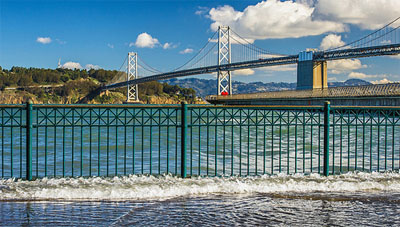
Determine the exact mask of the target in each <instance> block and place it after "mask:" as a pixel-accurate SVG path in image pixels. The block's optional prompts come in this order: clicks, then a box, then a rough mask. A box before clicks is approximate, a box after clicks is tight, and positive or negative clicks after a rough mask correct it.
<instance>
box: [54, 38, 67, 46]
mask: <svg viewBox="0 0 400 227" xmlns="http://www.w3.org/2000/svg"><path fill="white" fill-rule="evenodd" d="M56 41H57V43H58V44H61V45H64V44H66V43H67V42H66V41H64V40H61V39H56Z"/></svg>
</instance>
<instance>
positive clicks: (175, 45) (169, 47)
mask: <svg viewBox="0 0 400 227" xmlns="http://www.w3.org/2000/svg"><path fill="white" fill-rule="evenodd" d="M177 47H178V44H173V43H164V45H163V46H162V48H163V49H164V50H166V49H174V48H177Z"/></svg>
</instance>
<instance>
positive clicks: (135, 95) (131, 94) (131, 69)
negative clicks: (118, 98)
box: [126, 52, 139, 103]
mask: <svg viewBox="0 0 400 227" xmlns="http://www.w3.org/2000/svg"><path fill="white" fill-rule="evenodd" d="M137 60H138V59H137V53H134V52H129V53H128V69H127V73H126V81H129V80H134V79H137V77H138V70H137ZM126 102H127V103H129V102H139V89H138V85H137V84H135V85H128V86H127V95H126Z"/></svg>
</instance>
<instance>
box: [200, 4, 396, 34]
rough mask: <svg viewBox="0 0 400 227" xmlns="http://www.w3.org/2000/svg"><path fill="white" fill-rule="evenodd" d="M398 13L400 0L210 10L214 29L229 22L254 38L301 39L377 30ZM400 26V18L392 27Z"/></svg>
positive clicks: (252, 6)
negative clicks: (353, 29)
mask: <svg viewBox="0 0 400 227" xmlns="http://www.w3.org/2000/svg"><path fill="white" fill-rule="evenodd" d="M198 14H200V11H199V12H198ZM398 15H400V1H399V0H381V1H373V0H370V1H366V0H351V1H350V0H335V1H332V0H298V1H279V0H268V1H261V2H260V3H258V4H256V5H249V6H247V7H246V8H245V9H244V10H243V11H238V10H235V9H234V8H233V7H232V6H229V5H225V6H220V7H217V8H212V9H211V10H210V11H209V12H208V18H210V19H211V20H212V23H211V29H212V30H217V29H218V26H221V25H228V26H230V27H231V28H232V29H233V30H234V31H236V32H237V33H239V34H240V35H241V36H244V37H245V38H251V39H272V38H298V37H303V36H310V35H320V34H324V33H328V32H344V31H347V30H348V25H350V24H352V25H355V26H358V27H360V28H362V29H372V30H373V29H377V28H380V27H382V26H384V25H385V24H387V23H388V22H389V21H392V20H394V19H395V18H397V17H398ZM399 25H400V21H399V22H398V23H395V24H392V25H391V26H392V27H397V26H399Z"/></svg>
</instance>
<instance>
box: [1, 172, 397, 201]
mask: <svg viewBox="0 0 400 227" xmlns="http://www.w3.org/2000/svg"><path fill="white" fill-rule="evenodd" d="M389 191H390V192H400V174H399V173H348V174H343V175H336V176H329V177H323V176H320V175H319V174H312V175H309V176H305V175H302V174H296V175H284V174H280V175H276V176H267V175H264V176H259V177H226V178H223V177H221V178H219V177H213V178H210V177H196V178H191V179H182V178H179V177H174V176H170V175H166V176H159V177H154V176H135V175H132V176H126V177H114V178H101V177H92V178H62V179H48V178H44V179H40V180H35V181H31V182H28V181H22V180H19V181H14V180H13V179H8V180H0V199H3V200H48V199H50V200H51V199H60V200H138V199H168V198H172V197H179V196H192V195H206V194H248V193H286V192H301V193H307V192H389Z"/></svg>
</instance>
